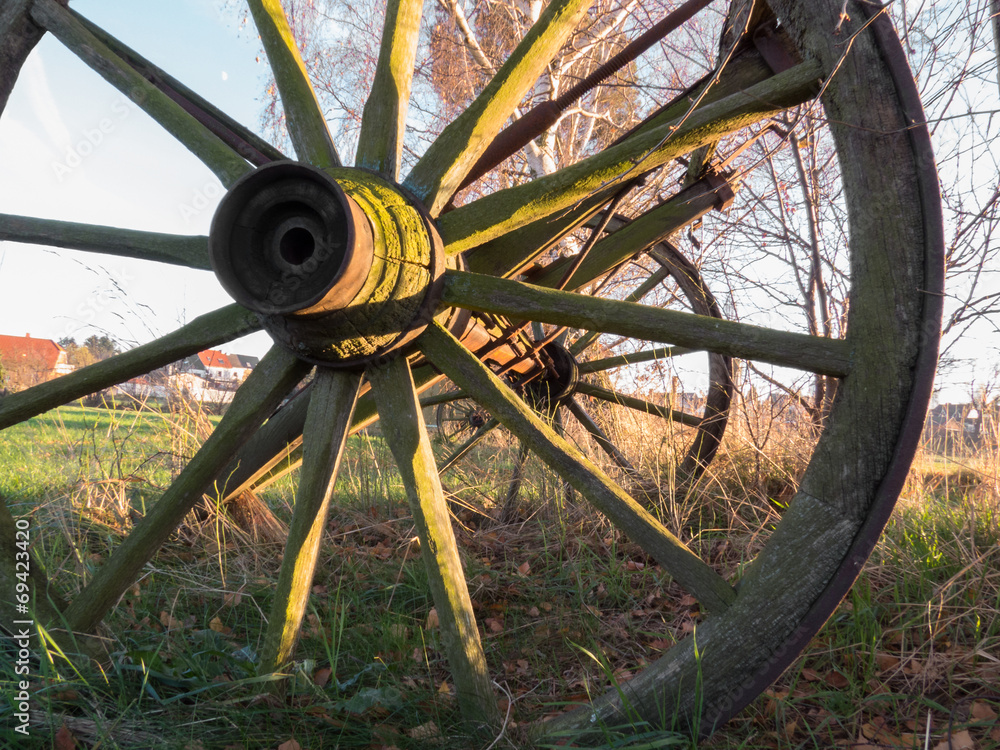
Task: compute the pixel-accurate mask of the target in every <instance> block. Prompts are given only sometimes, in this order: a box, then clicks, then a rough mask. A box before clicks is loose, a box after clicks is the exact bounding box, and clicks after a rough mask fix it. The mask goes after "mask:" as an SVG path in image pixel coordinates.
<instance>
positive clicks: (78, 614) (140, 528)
mask: <svg viewBox="0 0 1000 750" xmlns="http://www.w3.org/2000/svg"><path fill="white" fill-rule="evenodd" d="M309 369H310V365H308V364H306V363H304V362H302V361H301V360H299V359H297V358H295V357H294V356H292V355H291V354H289V353H287V352H285V351H284V350H282V349H280V348H278V347H272V348H271V350H270V351H269V352H268V353H267V355H265V357H264V358H263V359H262V360H261V361H260V364H258V365H257V367H256V368H254V370H253V372H252V373H250V376H249V377H248V378H247V379H246V382H245V383H243V385H242V386H241V387H240V389H239V390H238V391H237V392H236V395H235V396H234V397H233V401H232V403H231V404H230V405H229V409H228V410H227V411H226V414H225V416H223V418H222V421H221V422H220V423H219V425H218V427H216V428H215V431H214V432H213V433H212V434H211V436H210V437H209V438H208V440H206V441H205V444H204V445H202V447H201V448H200V449H199V450H198V452H197V453H196V454H195V456H194V458H192V459H191V461H190V462H189V463H188V465H187V466H186V467H185V468H184V470H183V471H182V472H181V473H180V476H178V477H177V479H175V480H174V482H173V484H171V485H170V487H169V488H168V489H167V491H166V492H164V493H163V496H162V497H161V498H160V499H159V500H158V501H157V502H156V504H155V505H153V507H152V508H151V509H149V510H148V511H147V513H146V515H145V517H144V518H143V519H142V520H141V521H140V522H139V523H137V524H136V525H135V527H134V528H133V529H132V532H131V533H130V534H129V535H128V536H127V537H126V538H125V541H123V542H122V543H121V545H119V546H118V548H117V549H116V550H115V551H114V552H113V553H112V555H111V559H109V560H108V561H107V562H106V563H105V564H104V565H103V566H102V567H101V568H99V569H98V570H97V572H96V573H95V574H94V578H93V579H92V580H91V581H90V583H89V584H87V586H85V587H84V589H83V590H82V591H81V592H80V593H79V594H78V595H77V597H76V598H75V599H74V600H73V603H72V604H70V606H69V607H68V608H67V610H66V622H67V623H68V624H69V627H70V628H71V629H72V630H73V631H75V632H89V631H90V630H92V629H93V628H94V627H95V626H96V625H97V623H99V622H100V621H101V620H102V619H104V616H105V615H106V614H107V613H108V612H109V611H110V610H111V608H112V607H113V606H114V605H115V602H117V601H118V599H119V597H121V595H122V594H123V593H125V591H127V590H128V587H129V586H131V585H132V584H133V583H135V581H136V578H137V577H138V575H139V571H141V570H142V567H143V566H144V565H145V564H146V563H147V562H149V560H150V559H151V558H152V557H153V555H154V554H155V553H156V550H157V549H158V548H159V547H160V545H161V544H163V542H165V541H166V540H167V538H168V537H169V536H170V535H171V534H172V533H173V532H174V529H176V528H177V526H178V524H180V522H181V521H182V520H183V519H184V516H185V515H187V513H188V511H190V510H191V508H193V507H194V505H195V503H196V502H198V500H199V499H200V498H201V497H202V495H203V494H205V493H206V492H208V491H210V489H211V486H212V482H213V481H214V480H215V478H216V477H217V476H218V475H219V472H220V470H221V469H222V468H223V467H224V466H225V465H226V463H227V462H228V461H229V460H230V459H231V458H232V457H233V455H235V453H236V451H237V450H239V448H240V446H241V445H243V443H245V442H246V441H247V440H248V439H249V437H250V435H252V434H253V432H254V431H255V430H256V429H257V428H258V427H260V425H261V423H262V422H263V421H264V420H265V419H267V417H268V415H269V414H270V413H271V412H272V411H273V410H274V409H275V407H277V405H278V404H279V403H280V402H281V399H283V398H284V397H285V396H287V395H288V393H289V391H291V389H292V388H293V387H294V386H295V384H296V383H298V382H299V381H300V380H301V379H302V378H303V377H305V375H306V374H307V373H308V372H309Z"/></svg>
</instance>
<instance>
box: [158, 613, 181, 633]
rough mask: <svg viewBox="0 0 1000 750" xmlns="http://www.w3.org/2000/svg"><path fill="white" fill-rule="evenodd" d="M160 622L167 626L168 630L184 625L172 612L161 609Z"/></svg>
mask: <svg viewBox="0 0 1000 750" xmlns="http://www.w3.org/2000/svg"><path fill="white" fill-rule="evenodd" d="M160 623H161V624H162V625H163V627H165V628H168V629H170V630H174V629H180V628H183V627H184V623H182V622H181V621H180V620H178V619H177V618H176V617H174V616H173V615H172V614H170V613H169V612H167V610H163V611H162V612H160Z"/></svg>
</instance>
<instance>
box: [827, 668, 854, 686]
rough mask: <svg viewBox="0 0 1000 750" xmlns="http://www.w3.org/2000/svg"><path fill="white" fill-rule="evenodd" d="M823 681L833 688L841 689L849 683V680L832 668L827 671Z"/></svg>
mask: <svg viewBox="0 0 1000 750" xmlns="http://www.w3.org/2000/svg"><path fill="white" fill-rule="evenodd" d="M825 681H826V684H827V685H829V686H830V687H832V688H834V689H835V690H843V689H844V688H845V687H847V685H848V684H849V683H850V680H848V679H847V678H846V677H844V675H842V674H841V673H840V672H834V671H833V670H831V671H829V672H827V674H826V678H825Z"/></svg>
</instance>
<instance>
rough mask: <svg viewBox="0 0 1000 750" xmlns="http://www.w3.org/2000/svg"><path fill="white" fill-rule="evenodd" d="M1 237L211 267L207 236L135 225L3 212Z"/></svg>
mask: <svg viewBox="0 0 1000 750" xmlns="http://www.w3.org/2000/svg"><path fill="white" fill-rule="evenodd" d="M0 240H8V241H10V242H25V243H31V244H34V245H48V246H50V247H65V248H68V249H70V250H85V251H87V252H93V253H103V254H105V255H119V256H122V257H124V258H139V259H140V260H155V261H158V262H160V263H171V264H173V265H177V266H186V267H187V268H198V269H202V270H211V268H212V264H211V263H210V262H209V260H208V237H204V236H185V235H179V234H162V233H160V232H141V231H138V230H135V229H120V228H118V227H104V226H98V225H95V224H80V223H77V222H73V221H57V220H55V219H39V218H36V217H34V216H14V215H13V214H0Z"/></svg>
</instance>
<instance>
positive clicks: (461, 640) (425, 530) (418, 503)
mask: <svg viewBox="0 0 1000 750" xmlns="http://www.w3.org/2000/svg"><path fill="white" fill-rule="evenodd" d="M432 325H436V324H432ZM368 378H369V381H370V382H371V386H372V393H373V394H374V396H375V403H376V404H377V405H378V411H379V414H380V415H381V419H382V422H381V427H382V435H383V437H384V438H385V440H386V442H387V443H388V444H389V448H390V449H391V450H392V454H393V456H394V457H395V459H396V465H397V466H398V468H399V473H400V474H401V475H402V477H403V485H404V486H405V487H406V496H407V498H408V499H409V501H410V508H411V510H412V512H413V521H414V524H415V525H416V527H417V533H418V535H419V536H420V551H421V556H422V557H423V559H424V563H425V565H426V568H427V576H428V580H429V583H430V588H431V594H432V595H433V599H434V606H435V608H436V609H437V613H438V617H439V619H440V622H441V634H442V640H443V641H444V648H445V652H446V654H447V655H448V664H449V666H450V668H451V673H452V677H453V679H454V681H455V692H456V695H457V698H458V702H459V706H460V707H461V709H462V713H463V715H464V718H465V719H466V720H467V721H470V722H472V723H473V724H474V725H478V726H482V727H483V728H485V729H487V730H496V729H498V728H499V726H500V714H499V709H498V708H497V702H496V696H494V694H493V688H492V681H491V680H490V676H489V672H488V670H487V668H486V657H485V655H484V654H483V648H482V644H481V643H480V640H479V630H478V629H477V627H476V617H475V614H474V613H473V611H472V600H471V599H470V598H469V590H468V588H467V587H466V584H465V572H464V571H463V570H462V560H461V557H460V556H459V553H458V545H457V543H456V541H455V533H454V531H453V530H452V528H451V515H450V513H449V512H448V505H447V503H446V502H445V499H444V492H443V491H442V489H441V480H440V478H439V476H438V472H437V466H436V464H435V461H434V452H433V450H432V449H431V444H430V440H429V439H428V437H427V429H426V426H425V425H424V418H423V413H422V412H421V409H420V405H419V404H418V402H417V392H416V388H415V386H414V383H413V377H412V374H411V373H410V366H409V364H408V363H407V361H406V360H405V359H404V358H402V357H397V358H396V359H394V360H392V361H390V362H388V363H386V364H384V365H380V366H372V367H369V368H368Z"/></svg>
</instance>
